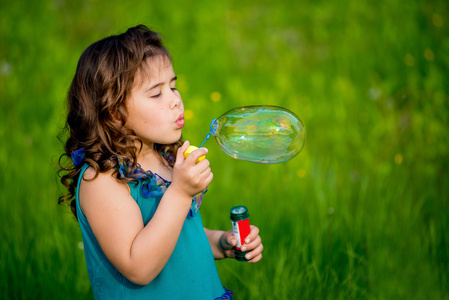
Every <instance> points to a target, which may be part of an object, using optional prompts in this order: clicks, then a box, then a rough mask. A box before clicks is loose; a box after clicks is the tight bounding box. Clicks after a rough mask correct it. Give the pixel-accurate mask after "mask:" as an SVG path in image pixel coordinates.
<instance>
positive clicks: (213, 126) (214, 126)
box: [199, 119, 218, 148]
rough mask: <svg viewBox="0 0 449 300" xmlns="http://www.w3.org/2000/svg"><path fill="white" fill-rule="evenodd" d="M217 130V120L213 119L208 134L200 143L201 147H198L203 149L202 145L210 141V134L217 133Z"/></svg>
mask: <svg viewBox="0 0 449 300" xmlns="http://www.w3.org/2000/svg"><path fill="white" fill-rule="evenodd" d="M217 128H218V120H217V119H213V120H212V122H211V123H210V132H209V133H208V134H207V135H206V138H205V139H204V141H203V142H202V143H201V145H200V146H199V148H201V147H203V145H204V143H205V142H206V141H207V140H208V139H210V135H211V134H215V132H217Z"/></svg>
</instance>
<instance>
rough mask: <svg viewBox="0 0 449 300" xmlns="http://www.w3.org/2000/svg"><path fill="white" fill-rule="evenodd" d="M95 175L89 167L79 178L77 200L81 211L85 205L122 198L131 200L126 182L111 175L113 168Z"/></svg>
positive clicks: (122, 199)
mask: <svg viewBox="0 0 449 300" xmlns="http://www.w3.org/2000/svg"><path fill="white" fill-rule="evenodd" d="M95 175H96V172H95V170H94V169H93V168H91V167H89V168H87V169H86V171H85V172H84V174H83V177H82V179H81V183H80V188H79V202H80V206H81V210H82V211H83V213H85V212H86V209H87V207H95V206H103V205H107V204H112V203H113V202H115V201H118V200H120V201H121V202H122V203H123V201H124V200H132V198H131V193H130V189H129V186H128V184H126V183H123V182H120V181H118V180H117V179H116V178H115V177H114V176H113V170H110V171H107V172H103V173H101V172H100V173H99V174H98V175H97V176H95ZM125 202H126V201H125ZM132 202H134V201H132ZM132 202H131V203H132Z"/></svg>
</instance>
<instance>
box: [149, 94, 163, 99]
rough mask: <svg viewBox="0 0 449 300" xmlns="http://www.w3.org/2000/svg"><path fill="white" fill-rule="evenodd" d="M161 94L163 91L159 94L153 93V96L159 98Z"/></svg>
mask: <svg viewBox="0 0 449 300" xmlns="http://www.w3.org/2000/svg"><path fill="white" fill-rule="evenodd" d="M160 96H161V93H159V94H157V95H153V96H151V98H159V97H160Z"/></svg>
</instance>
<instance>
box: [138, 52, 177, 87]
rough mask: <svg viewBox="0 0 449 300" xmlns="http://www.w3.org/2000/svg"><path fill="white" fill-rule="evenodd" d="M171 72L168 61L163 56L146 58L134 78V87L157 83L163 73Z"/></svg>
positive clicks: (170, 64) (171, 68)
mask: <svg viewBox="0 0 449 300" xmlns="http://www.w3.org/2000/svg"><path fill="white" fill-rule="evenodd" d="M167 71H169V72H173V67H172V63H171V61H170V59H169V58H168V57H167V56H165V55H157V56H153V57H148V58H147V59H146V60H145V61H144V62H143V63H142V65H141V67H140V68H139V70H138V71H137V73H136V76H135V78H134V84H133V85H134V87H140V86H142V84H144V83H148V82H153V81H159V80H160V79H161V78H160V77H161V76H162V74H163V73H165V72H167Z"/></svg>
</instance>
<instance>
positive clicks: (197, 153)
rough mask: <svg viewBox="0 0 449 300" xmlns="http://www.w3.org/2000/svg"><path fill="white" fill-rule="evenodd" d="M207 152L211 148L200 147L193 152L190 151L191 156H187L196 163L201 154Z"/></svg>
mask: <svg viewBox="0 0 449 300" xmlns="http://www.w3.org/2000/svg"><path fill="white" fill-rule="evenodd" d="M207 152H209V150H207V148H198V149H196V150H195V151H193V152H192V153H190V154H189V156H187V159H189V160H193V161H194V162H195V163H196V162H197V161H198V159H199V158H200V157H201V156H206V154H207ZM203 160H204V158H203ZM198 163H199V162H198Z"/></svg>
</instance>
